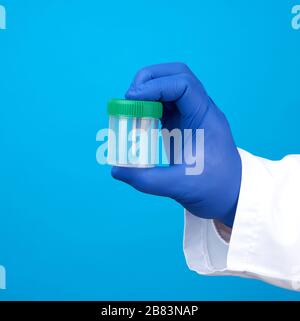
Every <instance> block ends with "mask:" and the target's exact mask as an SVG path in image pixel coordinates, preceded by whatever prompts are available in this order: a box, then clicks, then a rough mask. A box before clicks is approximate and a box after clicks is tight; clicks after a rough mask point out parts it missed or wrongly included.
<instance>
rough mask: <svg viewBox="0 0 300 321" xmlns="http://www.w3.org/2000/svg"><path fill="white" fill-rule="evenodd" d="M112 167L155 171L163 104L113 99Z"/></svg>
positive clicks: (110, 111)
mask: <svg viewBox="0 0 300 321" xmlns="http://www.w3.org/2000/svg"><path fill="white" fill-rule="evenodd" d="M108 114H109V134H108V160H107V162H108V164H110V165H115V166H125V167H143V168H145V167H153V166H155V164H156V160H157V155H156V152H157V142H158V127H159V118H161V116H162V104H161V103H159V102H150V101H136V100H123V99H112V100H111V101H110V102H109V103H108Z"/></svg>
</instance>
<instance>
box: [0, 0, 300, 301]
mask: <svg viewBox="0 0 300 321" xmlns="http://www.w3.org/2000/svg"><path fill="white" fill-rule="evenodd" d="M1 4H3V5H5V6H6V10H7V30H0V148H1V149H0V264H2V265H4V266H5V267H6V270H7V290H4V291H2V290H1V291H0V299H1V300H8V299H26V300H36V299H40V300H44V299H58V300H61V299H62V300H65V299H80V300H81V299H82V300H96V299H97V300H101V299H107V300H110V299H128V300H130V299H159V300H160V299H170V300H173V299H178V300H188V299H195V300H211V299H217V300H218V299H226V300H227V299H241V300H242V299H257V300H261V299H288V300H289V299H300V294H299V293H294V292H291V291H287V290H282V289H279V288H275V287H272V286H270V285H267V284H263V283H262V282H259V281H255V280H247V279H240V278H233V277H218V278H213V277H203V276H198V275H197V274H196V273H194V272H191V271H189V270H188V268H187V266H186V264H185V260H184V256H183V252H182V232H183V211H182V208H181V207H180V206H179V205H177V204H175V203H174V202H173V201H171V200H168V199H163V198H158V197H154V196H149V195H143V194H141V193H138V192H136V191H135V190H133V189H132V188H131V187H129V186H126V185H125V184H122V183H120V182H117V181H115V180H113V179H112V178H111V176H110V168H109V167H108V166H100V165H98V164H97V163H96V160H95V153H96V148H97V147H98V146H99V143H97V142H96V141H95V136H96V133H97V131H98V130H99V129H100V128H104V127H106V126H107V116H106V102H107V100H108V99H109V98H111V97H121V96H122V95H123V94H124V92H125V91H126V89H127V86H128V85H129V83H130V81H131V79H132V77H133V75H134V73H135V72H136V71H137V70H138V69H139V68H141V67H143V66H145V65H148V64H153V63H160V62H169V61H184V62H186V63H187V64H189V65H190V67H191V68H192V69H193V70H194V72H195V73H196V74H197V75H198V77H199V78H200V79H201V80H202V81H203V83H204V84H205V85H206V87H207V90H208V91H209V93H210V95H211V96H212V97H213V98H214V100H215V101H216V102H217V104H218V105H219V106H220V108H221V109H222V110H223V111H224V112H225V113H226V115H227V116H228V118H229V120H230V123H231V126H232V130H233V132H234V136H235V138H236V142H237V143H238V145H239V146H241V147H242V148H245V149H247V150H249V151H251V152H253V153H255V154H258V155H260V156H264V157H269V158H272V159H278V158H280V157H282V156H284V155H286V154H289V153H299V151H300V149H299V147H300V146H299V117H300V108H299V106H300V96H299V70H300V60H299V53H300V31H296V30H293V29H292V27H291V19H292V15H291V8H292V6H293V5H294V4H297V2H294V1H287V0H285V1H272V0H264V1H261V0H255V1H254V0H252V1H241V0H230V1H229V0H214V1H196V0H195V1H190V0H186V1H175V0H172V1H161V0H152V1H142V0H137V1H131V0H128V1H97V0H94V1H92V0H72V1H71V0H69V1H67V0H64V1H63V0H43V1H38V0H22V1H19V0H6V1H5V0H1Z"/></svg>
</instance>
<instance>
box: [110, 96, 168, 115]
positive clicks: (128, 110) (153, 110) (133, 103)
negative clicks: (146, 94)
mask: <svg viewBox="0 0 300 321" xmlns="http://www.w3.org/2000/svg"><path fill="white" fill-rule="evenodd" d="M107 111H108V114H109V115H111V116H125V117H126V116H127V117H137V118H142V117H148V118H161V117H162V112H163V106H162V103H160V102H158V101H143V100H126V99H111V100H110V101H109V102H108V105H107Z"/></svg>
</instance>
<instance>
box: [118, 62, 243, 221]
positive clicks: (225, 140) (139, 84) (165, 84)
mask: <svg viewBox="0 0 300 321" xmlns="http://www.w3.org/2000/svg"><path fill="white" fill-rule="evenodd" d="M126 98H127V99H135V100H156V101H161V102H163V105H164V112H163V118H162V127H163V128H167V129H168V130H172V129H174V128H179V129H180V130H182V131H183V129H185V128H188V129H193V130H195V129H197V128H203V129H204V152H205V153H204V155H205V156H204V171H203V173H202V174H201V175H186V172H185V168H186V167H187V165H186V164H185V163H184V164H182V165H175V164H174V162H172V161H171V165H170V166H169V167H154V168H145V169H140V168H124V167H113V168H112V176H113V177H114V178H116V179H119V180H121V181H124V182H126V183H128V184H130V185H132V186H133V187H134V188H136V189H137V190H139V191H142V192H144V193H149V194H154V195H160V196H167V197H171V198H172V199H174V200H176V201H177V202H179V203H180V204H181V205H182V206H183V207H184V208H185V209H187V210H188V211H189V212H191V213H192V214H194V215H196V216H199V217H201V218H207V219H216V220H219V221H220V222H222V223H223V224H225V225H227V226H230V227H232V226H233V222H234V216H235V212H236V206H237V201H238V197H239V191H240V182H241V159H240V156H239V153H238V150H237V148H236V145H235V143H234V140H233V137H232V135H231V131H230V127H229V124H228V122H227V120H226V118H225V116H224V114H223V113H222V112H221V111H220V110H219V109H218V107H217V106H216V105H215V104H214V102H213V101H212V99H211V98H210V97H209V96H208V95H207V93H206V91H205V89H204V87H203V85H202V84H201V82H200V81H199V80H198V79H197V78H196V77H195V75H194V74H193V73H192V72H191V70H190V69H189V68H188V67H187V66H186V65H185V64H182V63H169V64H160V65H153V66H150V67H146V68H144V69H142V70H141V71H139V72H138V73H137V75H136V76H135V79H134V81H133V83H132V84H131V86H130V88H129V90H128V92H127V93H126ZM193 136H194V135H193ZM192 139H193V138H192Z"/></svg>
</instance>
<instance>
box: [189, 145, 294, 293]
mask: <svg viewBox="0 0 300 321" xmlns="http://www.w3.org/2000/svg"><path fill="white" fill-rule="evenodd" d="M239 153H240V155H241V159H242V166H243V171H242V183H241V189H240V196H239V201H238V206H237V211H236V216H235V221H234V225H233V229H232V232H231V235H230V230H228V229H224V228H222V226H221V225H219V224H214V221H213V220H205V219H201V218H199V217H196V216H194V215H192V214H191V213H189V212H188V211H185V232H184V253H185V258H186V261H187V264H188V266H189V268H190V269H191V270H193V271H196V272H197V273H200V274H208V275H238V276H243V277H253V278H257V279H261V280H263V281H266V282H268V283H272V284H274V285H278V286H281V287H286V288H289V289H293V290H300V256H299V247H300V233H299V230H300V215H299V213H300V202H299V199H300V195H299V190H300V156H299V155H298V156H297V155H292V156H288V157H286V158H284V159H283V160H281V161H270V160H266V159H263V158H260V157H256V156H253V155H251V154H249V153H247V152H246V151H243V150H240V149H239ZM216 225H217V227H216ZM229 238H230V242H229V243H228V240H229ZM226 240H227V242H226Z"/></svg>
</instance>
